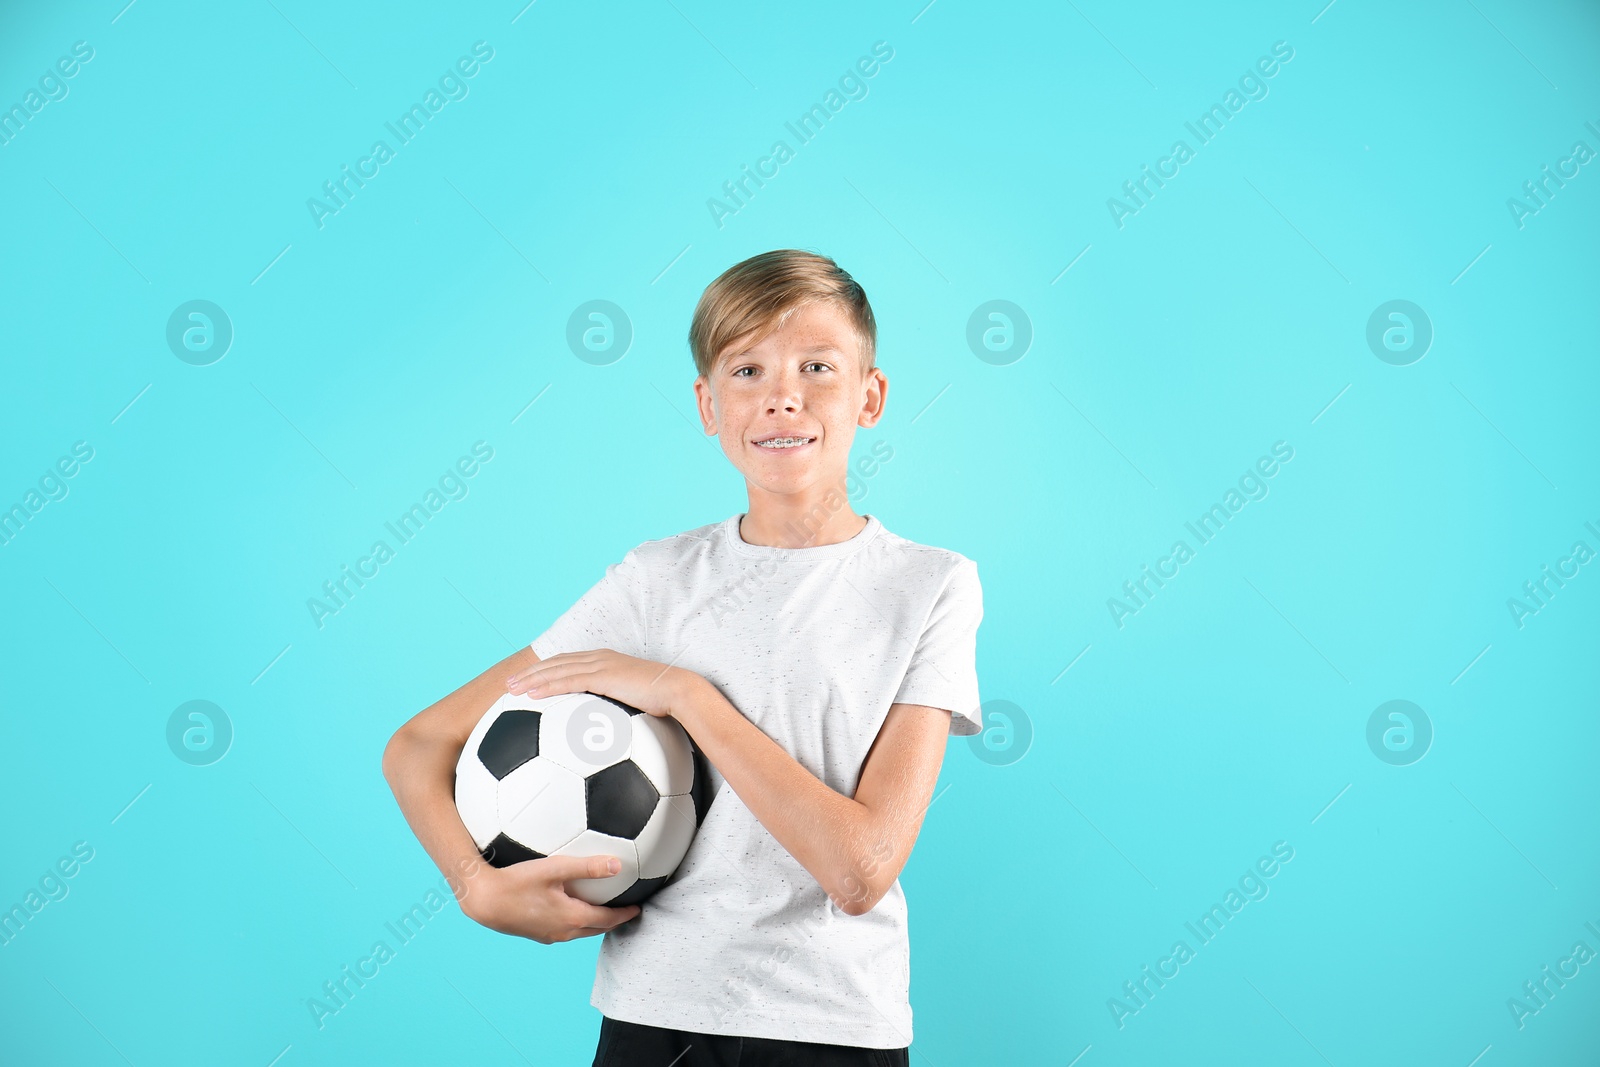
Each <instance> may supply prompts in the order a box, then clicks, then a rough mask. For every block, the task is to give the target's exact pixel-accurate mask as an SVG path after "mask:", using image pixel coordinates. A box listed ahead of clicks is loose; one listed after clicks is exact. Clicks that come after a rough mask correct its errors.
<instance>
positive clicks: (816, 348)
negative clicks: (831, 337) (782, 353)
mask: <svg viewBox="0 0 1600 1067" xmlns="http://www.w3.org/2000/svg"><path fill="white" fill-rule="evenodd" d="M818 352H838V353H840V354H841V355H843V352H842V350H841V349H840V348H839V347H838V346H836V345H808V346H807V347H805V348H802V349H801V350H800V354H801V355H806V356H810V355H815V354H816V353H818ZM754 354H755V349H753V348H747V349H745V350H744V351H742V352H730V353H728V354H727V355H726V356H723V357H722V358H723V359H724V360H730V359H747V358H752V357H753V356H754Z"/></svg>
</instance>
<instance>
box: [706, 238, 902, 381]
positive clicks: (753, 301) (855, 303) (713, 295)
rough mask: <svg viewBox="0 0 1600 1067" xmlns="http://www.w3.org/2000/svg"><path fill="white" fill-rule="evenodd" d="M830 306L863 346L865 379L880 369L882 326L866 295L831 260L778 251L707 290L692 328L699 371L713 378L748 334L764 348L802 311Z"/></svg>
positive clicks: (735, 268) (745, 265) (738, 267)
mask: <svg viewBox="0 0 1600 1067" xmlns="http://www.w3.org/2000/svg"><path fill="white" fill-rule="evenodd" d="M814 303H830V304H834V305H835V306H837V307H839V308H840V309H841V310H843V311H844V312H845V314H846V315H847V316H848V318H849V321H850V325H851V327H852V328H853V330H854V332H855V334H856V339H857V341H858V342H859V345H860V352H861V373H862V375H863V376H865V375H866V374H868V373H869V372H870V371H871V370H872V368H873V367H874V366H875V365H876V359H877V348H878V325H877V321H876V320H875V319H874V318H873V317H872V305H871V304H869V303H868V302H867V294H866V291H865V290H863V289H862V288H861V286H860V284H859V283H857V282H856V280H855V279H854V278H852V277H850V275H849V273H848V272H846V271H845V270H843V269H842V268H841V267H840V266H839V265H838V264H837V263H835V262H834V261H833V260H831V259H829V258H828V257H827V256H822V255H818V254H817V253H815V252H806V251H802V250H800V249H795V248H779V249H775V250H773V251H771V252H762V253H761V254H760V255H756V256H751V257H750V258H749V259H747V260H744V261H743V262H742V263H735V264H734V265H733V266H731V267H729V268H728V269H727V270H725V271H723V272H722V274H721V275H719V276H718V277H717V280H716V281H714V282H712V283H711V284H710V285H708V286H706V291H705V292H704V293H701V294H700V302H699V303H698V304H697V305H695V309H694V318H693V320H692V321H691V322H690V323H689V351H690V352H691V353H692V354H693V356H694V365H695V370H696V371H697V372H698V373H699V374H701V375H703V376H705V377H706V378H709V377H710V376H711V372H712V371H713V370H715V369H716V364H717V360H718V357H719V356H721V355H722V354H723V350H724V349H726V348H727V347H728V346H729V345H731V344H732V343H733V342H734V341H737V340H739V339H740V338H741V337H744V336H745V335H746V334H750V333H753V334H754V337H753V338H752V339H751V342H750V343H751V344H756V343H759V342H760V341H761V340H763V339H764V338H765V337H766V336H767V335H768V334H770V333H772V332H773V331H774V330H776V329H778V328H779V327H780V326H781V325H782V324H783V322H784V320H786V319H787V318H788V317H789V315H790V314H791V313H792V312H793V311H794V310H795V309H797V308H800V307H802V306H805V305H807V304H814Z"/></svg>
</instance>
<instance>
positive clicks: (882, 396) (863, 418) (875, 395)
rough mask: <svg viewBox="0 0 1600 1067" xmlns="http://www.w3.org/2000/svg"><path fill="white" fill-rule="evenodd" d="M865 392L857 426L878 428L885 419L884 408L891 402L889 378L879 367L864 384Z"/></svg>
mask: <svg viewBox="0 0 1600 1067" xmlns="http://www.w3.org/2000/svg"><path fill="white" fill-rule="evenodd" d="M862 388H863V390H864V391H865V395H863V397H862V399H861V415H860V417H859V418H857V419H856V425H857V426H863V427H867V426H876V425H877V424H878V420H879V419H881V418H883V407H884V405H885V404H886V403H888V401H889V378H888V376H887V375H886V374H884V373H883V371H882V370H880V369H879V368H877V367H873V368H872V372H871V373H869V374H868V375H867V377H866V380H865V381H864V382H863V383H862Z"/></svg>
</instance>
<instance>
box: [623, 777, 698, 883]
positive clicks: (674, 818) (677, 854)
mask: <svg viewBox="0 0 1600 1067" xmlns="http://www.w3.org/2000/svg"><path fill="white" fill-rule="evenodd" d="M694 831H695V823H694V801H693V800H691V799H690V798H689V797H687V796H676V797H662V798H661V800H660V802H659V803H657V804H656V810H655V812H654V814H652V815H651V816H650V821H649V822H647V823H645V825H644V829H643V830H640V831H639V837H638V839H637V840H636V841H634V844H635V845H636V846H638V849H639V877H640V878H665V877H666V876H667V875H669V874H671V873H672V872H673V871H675V870H677V869H678V864H680V863H682V862H683V856H684V853H686V852H688V851H689V842H690V841H692V840H693V839H694Z"/></svg>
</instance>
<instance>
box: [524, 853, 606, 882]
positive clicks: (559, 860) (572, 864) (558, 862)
mask: <svg viewBox="0 0 1600 1067" xmlns="http://www.w3.org/2000/svg"><path fill="white" fill-rule="evenodd" d="M532 862H534V863H536V864H539V865H540V868H539V873H540V874H541V875H542V876H543V877H545V878H547V879H548V880H549V881H551V882H560V883H563V884H564V883H566V882H571V881H573V880H575V879H578V878H606V877H609V876H611V875H613V874H615V873H616V871H614V870H612V869H611V864H612V863H613V862H615V863H617V865H618V868H617V869H618V870H620V869H621V862H622V861H621V860H619V859H617V857H615V856H610V855H605V854H602V855H599V856H564V855H557V856H546V857H545V858H544V859H541V860H534V861H532ZM517 866H520V864H512V866H511V867H508V868H506V869H507V870H511V869H512V868H514V867H517Z"/></svg>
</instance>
